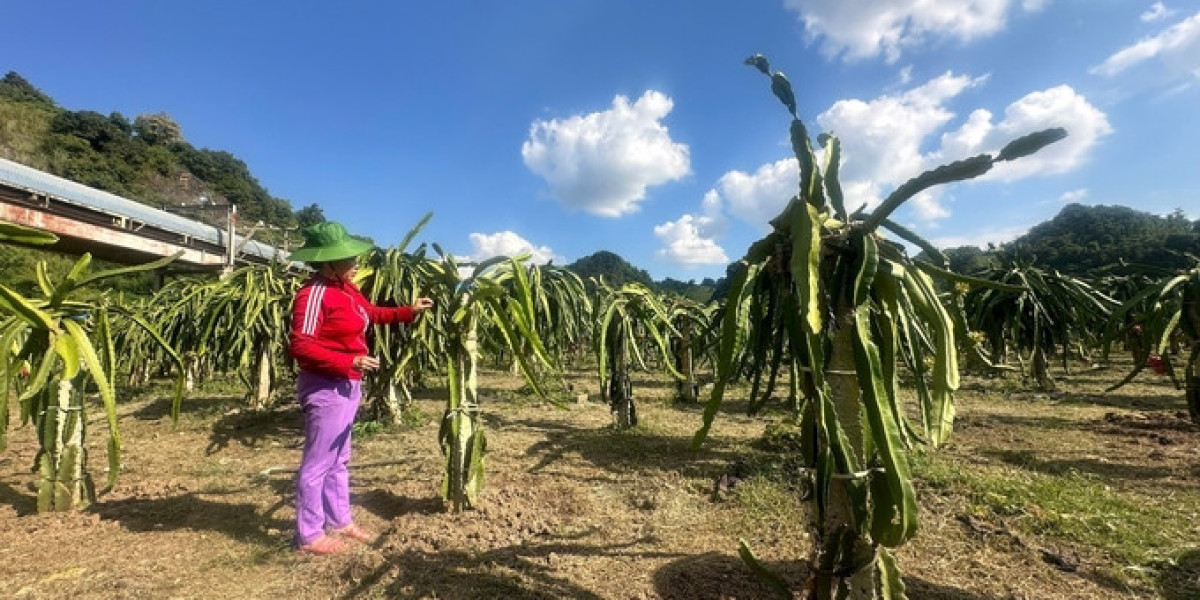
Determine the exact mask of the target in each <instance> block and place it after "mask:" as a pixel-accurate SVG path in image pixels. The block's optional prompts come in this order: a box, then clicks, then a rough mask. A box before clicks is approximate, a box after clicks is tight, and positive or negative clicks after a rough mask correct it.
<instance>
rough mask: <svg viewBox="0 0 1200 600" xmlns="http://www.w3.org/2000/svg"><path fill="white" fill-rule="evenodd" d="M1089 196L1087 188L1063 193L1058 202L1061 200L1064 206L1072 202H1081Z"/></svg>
mask: <svg viewBox="0 0 1200 600" xmlns="http://www.w3.org/2000/svg"><path fill="white" fill-rule="evenodd" d="M1087 196H1088V191H1087V188H1079V189H1077V190H1071V191H1069V192H1063V195H1061V196H1059V197H1058V200H1059V202H1062V203H1063V204H1070V203H1072V202H1080V201H1082V200H1083V199H1085V198H1087Z"/></svg>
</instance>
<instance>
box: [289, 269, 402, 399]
mask: <svg viewBox="0 0 1200 600" xmlns="http://www.w3.org/2000/svg"><path fill="white" fill-rule="evenodd" d="M415 316H416V313H414V312H413V309H412V307H411V306H400V307H396V308H384V307H379V306H375V305H374V304H371V303H370V302H368V301H367V299H366V298H364V297H363V295H362V293H361V292H359V291H358V288H357V287H355V286H354V284H353V283H349V282H343V281H333V280H331V279H326V278H324V277H322V276H321V275H313V276H312V278H310V279H309V280H308V282H307V283H305V284H304V286H303V287H301V288H300V291H299V292H297V293H296V302H295V304H293V305H292V335H291V347H290V350H291V353H292V357H293V358H295V359H296V363H297V364H298V365H299V366H300V370H302V371H309V372H312V373H323V374H326V375H335V376H341V377H346V378H348V379H362V372H361V371H359V370H357V369H355V368H354V367H353V366H351V365H352V364H353V362H354V357H356V356H364V355H367V354H370V352H369V351H368V350H367V328H368V327H370V325H371V323H397V322H404V323H411V322H412V321H413V318H414V317H415Z"/></svg>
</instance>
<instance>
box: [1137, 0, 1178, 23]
mask: <svg viewBox="0 0 1200 600" xmlns="http://www.w3.org/2000/svg"><path fill="white" fill-rule="evenodd" d="M1174 14H1175V11H1173V10H1171V9H1169V8H1167V7H1166V6H1164V5H1163V3H1162V2H1155V3H1154V4H1152V5H1151V6H1150V9H1149V10H1147V11H1146V12H1144V13H1142V14H1141V16H1140V17H1138V18H1139V19H1141V20H1142V22H1143V23H1150V22H1153V21H1161V20H1163V19H1167V18H1170V17H1171V15H1174Z"/></svg>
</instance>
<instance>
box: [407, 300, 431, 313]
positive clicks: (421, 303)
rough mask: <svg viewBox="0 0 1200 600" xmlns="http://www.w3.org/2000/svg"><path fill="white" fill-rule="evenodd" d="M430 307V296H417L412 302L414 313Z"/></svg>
mask: <svg viewBox="0 0 1200 600" xmlns="http://www.w3.org/2000/svg"><path fill="white" fill-rule="evenodd" d="M430 308H433V299H432V298H417V301H416V302H413V303H412V309H413V312H414V313H419V312H421V311H423V310H427V309H430Z"/></svg>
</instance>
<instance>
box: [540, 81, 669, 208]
mask: <svg viewBox="0 0 1200 600" xmlns="http://www.w3.org/2000/svg"><path fill="white" fill-rule="evenodd" d="M673 107H674V103H673V102H672V101H671V99H670V98H668V97H667V96H666V95H664V94H662V93H661V92H657V91H654V90H650V91H647V92H646V93H644V94H643V95H642V97H641V98H638V99H637V101H635V102H632V103H631V102H630V101H629V99H628V98H626V97H625V96H617V97H615V98H614V99H613V102H612V108H610V109H609V110H605V111H601V112H594V113H589V114H584V115H575V116H572V117H568V118H565V119H553V120H550V121H535V122H534V123H533V125H532V126H531V127H530V129H529V139H528V140H526V141H525V143H524V144H522V145H521V157H522V158H523V159H524V161H525V166H526V167H528V168H529V170H530V171H533V172H534V173H535V174H537V175H539V176H541V177H542V178H543V179H545V180H546V183H548V184H549V186H550V193H551V195H553V196H554V198H555V199H556V200H558V201H559V202H560V203H562V204H563V205H564V206H566V207H568V208H570V209H576V210H583V211H586V212H588V213H591V214H594V215H598V216H603V217H619V216H622V215H626V214H629V213H633V212H637V211H638V210H639V208H640V206H639V203H641V202H642V201H644V200H645V199H646V189H647V188H649V187H651V186H656V185H661V184H663V183H667V182H669V181H675V180H678V179H681V178H683V177H684V176H686V175H688V173H690V172H691V163H690V158H689V153H688V147H687V145H686V144H680V143H677V142H675V141H673V140H672V139H671V135H670V132H669V131H668V130H667V127H666V126H665V125H663V124H662V122H661V121H662V119H663V118H665V117H666V116H667V115H668V114H669V113H670V112H671V110H672V108H673Z"/></svg>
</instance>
